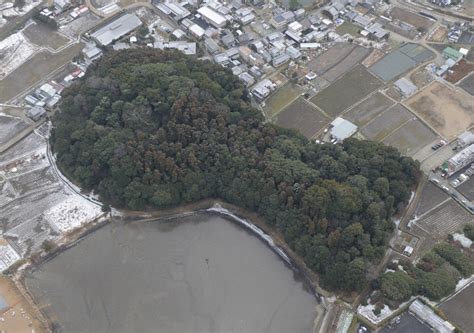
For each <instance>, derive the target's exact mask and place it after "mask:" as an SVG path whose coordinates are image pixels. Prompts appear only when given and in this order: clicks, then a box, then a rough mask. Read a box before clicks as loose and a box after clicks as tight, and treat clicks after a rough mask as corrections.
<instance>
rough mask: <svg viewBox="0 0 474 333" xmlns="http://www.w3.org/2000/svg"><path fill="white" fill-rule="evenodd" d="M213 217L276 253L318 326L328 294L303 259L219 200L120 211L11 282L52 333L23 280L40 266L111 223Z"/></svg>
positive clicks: (256, 220)
mask: <svg viewBox="0 0 474 333" xmlns="http://www.w3.org/2000/svg"><path fill="white" fill-rule="evenodd" d="M201 214H207V215H211V216H212V215H215V216H220V217H222V218H224V219H226V220H227V221H229V222H231V223H234V224H237V225H239V226H241V227H243V228H244V229H245V230H247V231H249V232H251V233H252V234H253V235H255V236H257V237H258V238H259V239H260V240H261V241H263V242H264V243H265V245H266V246H268V247H270V249H271V250H272V251H273V252H274V253H276V254H277V255H278V256H279V257H280V258H281V259H282V260H283V261H284V262H285V265H286V266H287V267H289V268H290V269H291V270H292V271H293V272H294V273H295V274H297V275H299V276H300V277H301V279H302V281H301V282H302V283H303V285H304V286H305V287H306V288H307V289H309V292H310V293H311V294H312V295H313V297H314V298H315V300H316V301H317V306H316V308H317V310H316V312H317V313H316V316H315V323H314V324H315V327H314V332H316V331H317V330H316V327H317V326H320V325H321V324H322V323H321V321H322V320H323V317H324V316H325V314H326V313H327V311H328V304H327V302H326V299H325V298H326V297H328V296H330V295H329V294H328V292H327V291H325V290H323V289H321V288H320V287H319V285H318V281H317V276H316V275H315V274H314V273H313V272H312V271H310V270H309V268H308V267H306V265H305V264H304V262H303V260H302V258H299V257H298V255H296V254H295V253H294V252H293V251H292V250H291V249H289V246H288V245H287V244H286V242H284V240H283V236H282V235H281V234H280V233H279V232H278V231H276V230H274V229H275V228H272V227H271V226H268V225H266V224H265V222H264V221H263V220H262V219H261V218H260V217H259V216H258V215H257V214H256V213H253V212H249V211H247V210H244V209H242V208H239V207H236V206H233V205H230V204H227V203H225V202H222V201H220V200H212V199H208V200H203V201H199V202H196V203H193V204H190V205H182V206H179V207H175V208H172V209H165V210H158V211H153V212H136V211H134V212H129V211H119V216H110V214H109V216H108V217H104V216H103V217H101V218H98V219H97V220H96V221H94V222H92V223H89V224H88V225H85V226H83V227H82V228H79V229H77V230H75V231H73V232H71V233H70V234H69V235H67V237H65V238H64V239H63V241H62V242H61V244H59V245H58V247H57V248H56V249H55V250H53V251H51V252H50V253H48V254H46V255H43V256H41V257H39V258H38V257H36V258H35V259H34V260H33V259H31V258H30V261H29V262H28V264H27V265H25V266H24V267H23V268H22V269H21V270H19V271H18V272H17V273H16V274H15V276H14V278H13V280H14V282H15V284H16V285H17V286H18V287H19V288H20V289H21V290H22V293H26V294H27V295H26V296H27V299H28V300H29V301H30V302H31V303H32V305H33V307H34V308H35V309H36V311H37V312H38V313H39V314H40V315H39V316H38V317H39V318H40V320H41V321H42V322H43V323H44V324H45V325H46V326H47V327H48V328H47V329H49V330H50V331H53V330H54V329H55V328H56V327H57V323H56V322H55V321H54V319H53V318H52V316H51V314H48V313H47V312H46V311H45V309H44V307H43V306H42V305H41V304H38V302H37V300H36V299H35V297H34V296H33V295H32V294H31V293H30V291H29V290H28V288H27V286H26V283H25V278H26V277H27V276H30V275H31V274H33V273H34V272H35V271H36V270H37V269H39V268H40V267H41V266H42V265H43V264H45V263H47V262H49V261H51V260H52V259H54V258H55V257H56V256H58V255H60V254H62V253H63V252H65V251H66V250H68V249H71V248H73V247H74V246H76V245H77V244H79V243H80V242H81V241H82V240H84V239H85V238H87V236H89V235H90V234H92V233H94V232H95V231H97V230H99V229H101V228H102V227H104V226H106V225H108V224H110V223H114V221H113V220H114V219H115V220H118V221H122V222H124V223H126V224H128V223H146V222H165V221H174V220H177V219H180V218H185V217H190V216H195V215H201Z"/></svg>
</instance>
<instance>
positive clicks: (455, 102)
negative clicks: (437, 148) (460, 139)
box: [406, 82, 474, 140]
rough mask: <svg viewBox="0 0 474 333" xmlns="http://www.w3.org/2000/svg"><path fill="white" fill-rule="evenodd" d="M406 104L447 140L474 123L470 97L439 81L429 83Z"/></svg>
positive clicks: (473, 107) (473, 109)
mask: <svg viewBox="0 0 474 333" xmlns="http://www.w3.org/2000/svg"><path fill="white" fill-rule="evenodd" d="M406 104H407V105H409V106H410V107H411V108H412V109H413V110H414V111H415V112H416V113H417V114H418V115H419V116H420V117H421V118H423V119H424V120H425V121H426V122H427V123H428V124H430V126H432V127H433V128H434V129H435V130H436V131H437V132H439V133H441V135H443V136H444V137H445V138H446V139H448V140H451V139H454V138H455V137H456V136H457V135H459V134H460V133H461V132H463V131H465V130H466V128H469V127H471V126H472V125H473V124H474V106H473V104H472V98H471V97H470V96H469V95H467V94H466V93H465V92H463V91H461V90H452V89H451V88H449V87H447V86H446V85H444V84H442V83H440V82H435V83H433V84H431V85H429V86H428V87H426V88H425V89H424V90H422V91H420V92H419V93H418V94H416V95H414V96H412V97H411V98H410V99H408V100H407V101H406Z"/></svg>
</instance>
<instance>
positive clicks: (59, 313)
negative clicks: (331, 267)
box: [26, 215, 316, 333]
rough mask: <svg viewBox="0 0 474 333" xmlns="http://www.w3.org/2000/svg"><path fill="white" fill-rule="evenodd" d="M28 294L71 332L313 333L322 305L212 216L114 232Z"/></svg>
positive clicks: (70, 257)
mask: <svg viewBox="0 0 474 333" xmlns="http://www.w3.org/2000/svg"><path fill="white" fill-rule="evenodd" d="M26 284H27V286H28V288H29V289H30V291H31V293H32V294H33V296H35V297H36V298H37V300H38V301H39V302H40V304H43V305H44V304H46V305H49V310H48V312H51V313H52V314H53V317H55V319H56V320H57V321H58V322H59V324H60V325H61V327H62V328H63V330H64V331H65V332H176V333H187V332H282V333H283V332H284V333H287V332H292V333H293V332H294V333H296V332H311V328H312V322H313V319H314V315H315V312H314V307H315V305H316V300H315V298H314V296H313V295H312V294H310V293H309V292H308V291H306V290H305V288H304V286H303V284H302V282H301V281H298V280H297V279H295V276H294V274H293V272H292V271H291V269H289V268H288V267H287V266H286V265H285V263H284V262H283V261H282V260H281V259H280V258H279V257H278V256H277V255H276V254H275V253H274V252H272V251H271V250H270V249H269V247H268V246H266V245H265V244H264V243H263V242H262V241H261V240H260V239H259V238H257V237H256V236H254V235H253V234H251V233H249V232H248V231H247V230H245V229H243V228H242V227H240V226H238V225H236V224H235V223H233V222H230V221H227V220H225V219H223V218H220V217H217V216H211V215H198V216H193V217H187V218H182V219H180V220H179V221H176V222H139V223H137V222H135V223H129V224H123V223H121V222H113V223H111V224H108V225H107V226H105V227H103V228H101V229H99V230H98V231H96V232H94V233H92V234H91V235H89V236H87V237H86V238H85V239H84V240H82V241H81V242H80V243H79V244H77V245H76V246H74V247H73V248H71V249H69V250H67V251H65V252H64V253H62V254H60V255H58V256H57V257H55V258H54V259H52V260H51V261H49V262H47V263H45V264H43V265H42V266H41V267H40V268H39V269H38V270H37V271H36V272H34V273H33V274H32V275H31V276H29V277H27V279H26Z"/></svg>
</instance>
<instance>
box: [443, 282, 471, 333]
mask: <svg viewBox="0 0 474 333" xmlns="http://www.w3.org/2000/svg"><path fill="white" fill-rule="evenodd" d="M473 299H474V283H471V284H470V285H469V286H468V287H466V288H465V289H464V290H462V291H461V292H460V293H459V294H457V295H456V296H454V297H453V298H451V299H450V300H449V301H447V302H445V303H443V304H442V305H441V306H440V309H441V310H442V311H443V312H444V313H445V314H446V316H447V317H448V319H449V320H450V321H451V322H453V323H454V324H456V325H457V326H459V327H460V328H461V329H462V330H464V331H465V332H469V331H471V330H472V328H473V327H474V316H473V315H472V314H473V313H474V303H473V302H472V300H473Z"/></svg>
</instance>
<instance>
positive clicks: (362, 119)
mask: <svg viewBox="0 0 474 333" xmlns="http://www.w3.org/2000/svg"><path fill="white" fill-rule="evenodd" d="M393 104H395V103H394V102H393V101H392V100H391V99H390V98H388V97H386V96H385V95H383V94H381V93H379V92H377V93H375V94H373V95H372V96H370V97H369V98H367V99H366V100H364V101H362V102H361V103H359V104H357V105H356V106H355V107H353V108H352V109H350V110H349V111H348V112H346V113H344V118H346V119H348V120H350V121H352V122H353V123H355V124H356V125H358V126H359V127H361V126H364V125H366V124H367V123H368V122H369V121H371V120H372V119H374V118H375V117H377V116H378V115H379V114H380V113H382V112H384V111H385V110H387V109H388V108H390V107H391V106H392V105H393Z"/></svg>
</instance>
